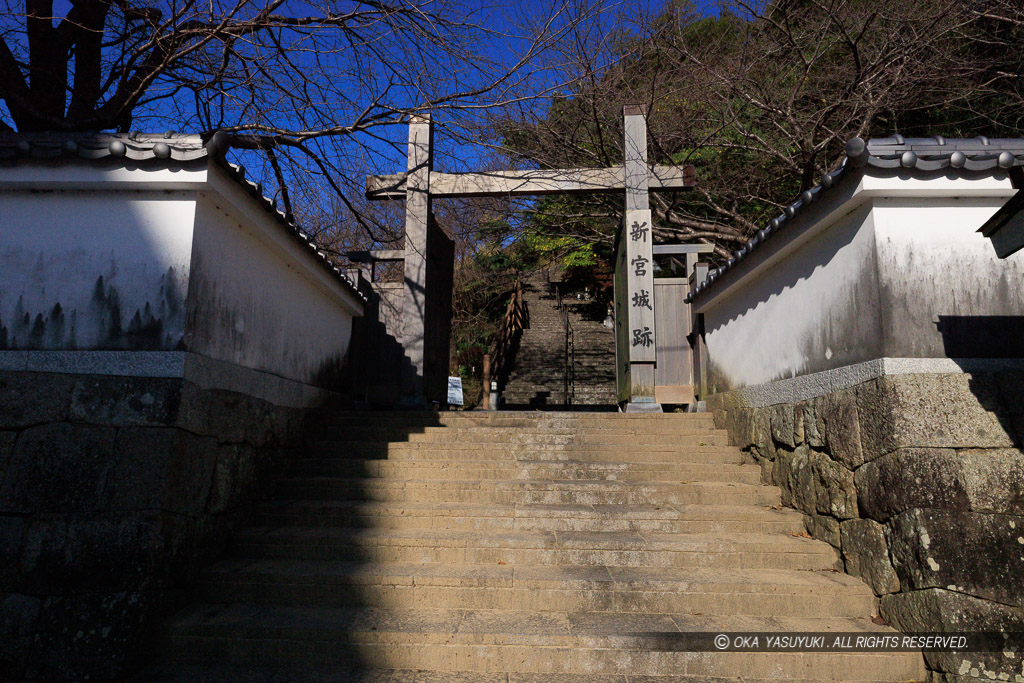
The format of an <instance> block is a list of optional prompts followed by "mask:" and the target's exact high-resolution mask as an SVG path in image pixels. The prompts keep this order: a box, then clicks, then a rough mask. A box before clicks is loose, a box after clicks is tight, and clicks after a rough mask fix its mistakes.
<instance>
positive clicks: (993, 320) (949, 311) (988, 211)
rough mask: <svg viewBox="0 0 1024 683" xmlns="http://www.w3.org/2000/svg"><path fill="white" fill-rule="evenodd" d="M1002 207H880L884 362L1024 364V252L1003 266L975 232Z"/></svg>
mask: <svg viewBox="0 0 1024 683" xmlns="http://www.w3.org/2000/svg"><path fill="white" fill-rule="evenodd" d="M1003 202H1004V198H1002V197H988V198H962V197H949V198H945V199H941V200H938V199H923V198H881V199H877V200H875V208H874V211H873V213H874V217H875V235H876V240H877V252H878V272H879V284H880V288H881V294H882V301H883V308H882V314H883V315H882V320H883V324H882V327H883V335H884V337H885V355H886V356H890V357H904V358H941V357H946V356H952V357H970V358H987V357H993V356H996V357H1024V339H1022V337H1021V335H1022V333H1024V326H1022V325H1021V321H1020V320H1017V319H1018V318H1022V319H1024V253H1018V254H1015V255H1013V256H1011V257H1010V258H1008V259H999V258H998V257H996V254H995V251H994V249H993V248H992V245H991V243H990V242H989V240H987V239H986V238H985V237H984V236H983V235H981V234H980V233H978V232H977V230H978V228H979V227H980V226H981V225H982V224H983V223H984V222H985V221H986V220H988V218H990V217H991V216H992V214H993V213H995V211H996V210H998V209H999V207H1000V206H1002V204H1003ZM985 335H990V336H991V337H992V338H990V339H989V338H985Z"/></svg>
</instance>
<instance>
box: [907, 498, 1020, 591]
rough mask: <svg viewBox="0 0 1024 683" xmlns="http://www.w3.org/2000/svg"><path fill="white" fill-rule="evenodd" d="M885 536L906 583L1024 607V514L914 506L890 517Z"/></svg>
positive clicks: (916, 587) (909, 586)
mask: <svg viewBox="0 0 1024 683" xmlns="http://www.w3.org/2000/svg"><path fill="white" fill-rule="evenodd" d="M887 536H888V541H889V551H890V553H891V555H892V561H893V566H894V567H895V569H896V573H897V575H899V577H900V581H901V582H902V584H903V585H904V586H905V587H907V588H909V589H915V590H920V589H925V588H948V589H949V590H955V591H958V592H961V593H967V594H970V595H973V596H976V597H979V598H986V599H988V600H994V601H998V602H1001V603H1004V604H1007V605H1016V606H1018V607H1020V606H1024V571H1021V557H1022V556H1024V516H1019V515H990V514H985V513H976V512H956V511H951V510H910V511H908V512H905V513H903V514H901V515H899V516H897V517H895V518H894V519H893V520H892V522H891V523H890V524H889V527H888V533H887Z"/></svg>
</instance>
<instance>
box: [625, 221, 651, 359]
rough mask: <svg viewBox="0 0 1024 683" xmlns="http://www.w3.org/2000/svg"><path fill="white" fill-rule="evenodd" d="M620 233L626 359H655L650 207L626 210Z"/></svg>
mask: <svg viewBox="0 0 1024 683" xmlns="http://www.w3.org/2000/svg"><path fill="white" fill-rule="evenodd" d="M622 236H623V238H624V240H625V243H626V250H625V251H626V262H625V264H624V266H625V269H626V283H627V285H626V297H625V298H626V300H625V302H624V303H625V305H626V308H627V309H628V310H629V329H628V335H627V343H628V344H629V360H630V361H633V362H641V363H653V362H654V361H655V357H656V356H655V339H654V249H653V246H654V245H653V244H652V232H651V212H650V210H639V211H638V210H633V211H627V212H626V225H625V230H624V231H623V233H622Z"/></svg>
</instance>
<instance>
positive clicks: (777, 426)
mask: <svg viewBox="0 0 1024 683" xmlns="http://www.w3.org/2000/svg"><path fill="white" fill-rule="evenodd" d="M768 414H769V420H770V421H771V422H770V423H771V430H772V440H773V441H775V443H777V444H781V445H783V446H786V447H788V448H795V447H796V444H795V443H794V439H793V430H794V424H793V406H792V405H790V404H788V403H782V404H780V405H776V406H772V407H771V408H770V409H769V411H768Z"/></svg>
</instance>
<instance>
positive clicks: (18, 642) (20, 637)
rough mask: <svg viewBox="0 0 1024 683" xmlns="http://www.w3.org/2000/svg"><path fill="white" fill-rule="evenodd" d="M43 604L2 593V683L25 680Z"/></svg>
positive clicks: (30, 597) (0, 623)
mask: <svg viewBox="0 0 1024 683" xmlns="http://www.w3.org/2000/svg"><path fill="white" fill-rule="evenodd" d="M41 605H42V601H41V600H40V599H39V598H36V597H32V596H29V595H21V594H18V593H11V594H3V593H0V680H4V681H12V680H21V679H22V678H24V673H25V660H26V658H27V656H28V650H29V648H30V647H31V645H32V638H33V636H34V634H35V631H36V622H37V620H38V618H39V610H40V606H41Z"/></svg>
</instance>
